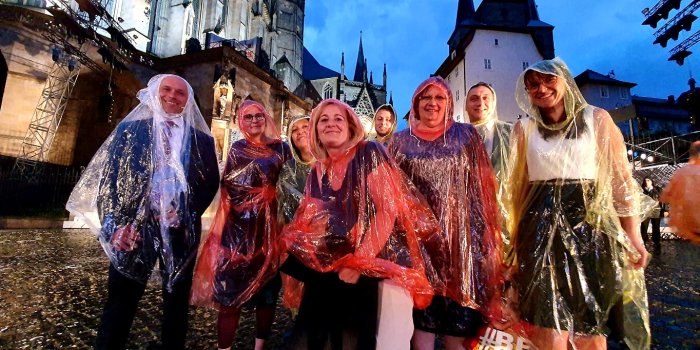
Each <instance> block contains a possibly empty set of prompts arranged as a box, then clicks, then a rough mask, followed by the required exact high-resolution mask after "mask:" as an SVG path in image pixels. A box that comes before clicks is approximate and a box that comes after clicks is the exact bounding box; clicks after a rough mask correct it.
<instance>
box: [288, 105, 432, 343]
mask: <svg viewBox="0 0 700 350" xmlns="http://www.w3.org/2000/svg"><path fill="white" fill-rule="evenodd" d="M364 137H365V134H364V131H363V128H362V124H361V123H360V120H359V118H358V116H357V115H356V114H355V112H354V111H353V110H352V108H350V107H349V106H348V105H346V104H345V103H343V102H340V101H338V100H335V99H328V100H324V101H322V102H321V103H320V104H319V105H318V106H317V107H316V108H315V109H314V110H313V112H312V113H311V149H312V153H313V154H314V156H315V158H316V159H317V161H316V164H315V165H314V166H313V168H312V169H311V173H310V174H309V177H308V178H307V182H306V191H305V195H304V198H303V199H302V201H301V203H300V205H299V209H298V210H297V212H296V215H295V217H294V219H293V220H292V222H291V223H289V225H287V226H286V227H285V229H284V231H283V239H284V242H285V244H286V245H287V248H288V252H289V258H288V259H287V261H286V262H285V264H284V266H283V271H284V272H286V273H289V274H290V275H291V276H293V277H295V278H297V279H299V280H300V281H302V282H304V288H305V289H304V295H303V298H302V300H301V306H300V309H299V315H298V316H297V319H296V324H295V326H294V331H293V336H292V339H291V342H290V344H289V345H290V348H294V349H328V348H330V349H363V350H364V349H375V348H381V349H402V348H408V347H409V340H410V336H411V329H410V326H411V322H410V317H411V309H412V306H413V305H414V304H415V305H416V306H417V307H425V305H427V304H428V303H429V301H430V298H431V296H432V293H433V290H432V288H431V286H430V284H429V282H428V278H427V277H426V271H425V266H424V262H423V259H422V256H421V251H422V248H421V243H419V237H420V238H421V239H422V240H426V241H429V240H430V239H431V238H432V237H433V235H434V234H435V232H436V228H437V225H436V222H435V218H434V216H433V215H432V213H431V212H430V209H429V208H428V207H427V206H426V205H425V203H424V202H423V201H421V199H419V197H418V196H419V195H418V193H417V191H416V190H415V188H414V187H412V186H411V185H410V183H409V182H407V181H406V178H405V175H403V173H402V172H401V171H400V170H399V169H398V168H397V167H396V165H395V164H394V163H393V161H392V160H391V158H389V156H388V155H387V154H386V151H385V150H384V147H382V146H381V145H379V144H378V143H375V142H368V141H365V140H364ZM392 303H393V304H392ZM387 304H391V305H393V306H395V307H394V308H392V307H391V306H389V305H387ZM397 304H399V305H397ZM389 309H391V311H388V310H389ZM378 312H379V314H378ZM385 312H387V313H388V314H385ZM399 315H400V316H399ZM397 316H399V317H397ZM390 321H391V322H390ZM387 322H388V323H390V324H387ZM407 325H408V326H409V329H408V331H406V327H405V326H407Z"/></svg>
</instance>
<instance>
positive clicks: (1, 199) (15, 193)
mask: <svg viewBox="0 0 700 350" xmlns="http://www.w3.org/2000/svg"><path fill="white" fill-rule="evenodd" d="M5 160H6V159H3V161H2V162H0V217H3V216H6V217H7V216H43V217H67V216H68V215H67V213H66V211H65V209H64V207H65V204H66V201H67V200H68V196H70V193H71V191H72V190H73V187H74V186H75V184H76V183H77V182H78V180H79V179H80V175H81V173H82V169H81V168H79V167H62V166H55V165H45V166H44V167H43V171H42V174H41V176H40V177H38V178H37V179H36V180H34V181H31V182H29V181H26V180H25V179H20V178H16V177H14V178H13V177H12V176H11V171H12V164H11V163H9V162H6V161H5ZM8 163H9V164H8Z"/></svg>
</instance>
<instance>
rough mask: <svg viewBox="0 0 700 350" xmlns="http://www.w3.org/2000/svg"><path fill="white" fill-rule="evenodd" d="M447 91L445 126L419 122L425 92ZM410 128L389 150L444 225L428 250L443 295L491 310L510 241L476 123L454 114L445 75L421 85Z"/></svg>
mask: <svg viewBox="0 0 700 350" xmlns="http://www.w3.org/2000/svg"><path fill="white" fill-rule="evenodd" d="M431 86H432V87H435V88H438V89H439V90H441V91H443V93H444V95H445V96H446V106H445V113H446V115H445V121H444V124H443V125H442V127H441V128H439V130H429V129H427V128H425V127H424V126H423V125H422V124H421V122H420V116H419V97H420V96H421V95H422V94H423V92H424V91H425V90H427V89H428V88H429V87H431ZM411 106H412V107H411V112H410V117H409V123H410V129H409V130H403V131H401V132H399V133H397V134H395V135H394V137H393V139H392V140H391V142H390V143H389V147H388V148H389V152H390V153H391V154H392V155H393V156H394V159H395V160H396V163H397V164H398V166H399V167H400V168H401V169H402V170H403V171H404V172H405V173H406V175H408V177H409V179H411V181H412V182H413V183H414V184H415V186H416V187H417V188H418V189H419V190H420V192H421V193H422V194H423V195H424V196H425V197H426V198H427V200H428V203H429V204H430V207H431V208H432V210H433V212H434V213H435V215H436V217H437V220H438V221H439V223H440V226H441V228H442V230H441V234H440V236H439V237H440V242H439V243H437V244H434V245H431V246H430V247H429V250H428V255H429V256H430V262H431V267H432V269H434V271H435V273H436V274H435V277H436V278H435V279H434V280H431V282H432V285H433V287H434V288H435V293H436V295H442V296H445V297H448V298H449V299H452V300H453V301H455V302H457V303H458V304H459V305H461V306H463V307H469V308H471V309H475V310H478V311H481V312H482V313H484V314H488V311H489V310H488V309H489V307H488V305H489V302H490V300H491V299H492V297H493V296H494V295H496V293H498V291H499V290H500V286H501V285H502V279H503V278H502V271H503V269H502V252H503V244H502V239H501V234H500V223H499V215H498V214H499V209H498V204H497V202H496V181H495V176H494V174H493V171H492V170H491V165H490V163H491V161H490V159H489V157H488V155H487V154H486V151H485V150H484V147H483V143H482V142H481V139H480V136H479V134H478V133H477V131H476V129H474V127H473V126H471V125H468V124H462V123H455V122H454V120H453V119H452V109H453V107H452V94H451V92H450V90H449V87H448V85H447V83H446V82H445V81H444V80H443V79H442V78H440V77H432V78H429V79H427V80H426V81H424V82H423V83H421V84H420V85H419V86H418V88H417V89H416V91H415V93H414V95H413V99H412V104H411Z"/></svg>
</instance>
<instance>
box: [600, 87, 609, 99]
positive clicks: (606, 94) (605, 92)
mask: <svg viewBox="0 0 700 350" xmlns="http://www.w3.org/2000/svg"><path fill="white" fill-rule="evenodd" d="M600 97H602V98H608V97H610V91H608V87H607V86H601V87H600Z"/></svg>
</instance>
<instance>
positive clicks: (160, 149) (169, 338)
mask: <svg viewBox="0 0 700 350" xmlns="http://www.w3.org/2000/svg"><path fill="white" fill-rule="evenodd" d="M137 97H138V99H139V101H140V103H139V105H138V106H136V107H135V108H134V109H133V110H132V111H131V112H130V113H129V114H128V115H127V116H126V117H125V118H124V119H123V120H122V121H121V122H120V123H119V124H118V125H117V127H116V128H115V129H114V131H113V132H112V134H110V135H109V137H108V138H107V140H105V142H104V144H102V146H101V147H100V149H99V150H98V151H97V153H95V155H94V156H93V158H92V160H91V161H90V164H89V165H88V166H87V168H86V169H85V172H83V174H82V176H81V178H80V181H79V182H78V183H77V184H76V186H75V188H74V189H73V192H72V193H71V196H70V198H69V199H68V203H67V204H66V209H67V210H68V211H70V212H71V213H72V214H74V215H76V217H78V218H81V219H82V220H83V221H84V222H86V223H87V224H88V226H89V227H90V230H91V231H92V232H93V233H95V234H96V235H97V236H98V238H99V241H100V243H101V245H102V248H103V249H104V251H105V253H106V254H107V256H108V257H109V260H110V267H109V276H108V279H107V291H108V299H107V303H106V305H105V308H104V313H103V315H102V321H101V325H100V328H99V330H98V333H97V341H96V347H97V348H98V349H103V348H110V349H111V348H124V347H125V346H126V341H127V337H128V334H129V329H130V327H131V324H132V322H133V319H134V316H135V314H136V311H137V308H138V302H139V300H140V299H141V296H142V295H143V293H144V290H145V289H146V282H147V281H148V279H149V277H150V275H151V273H152V271H153V268H154V266H155V264H156V262H157V261H158V262H159V268H160V272H161V276H162V282H163V322H162V336H161V338H162V345H163V346H164V347H165V348H169V349H180V348H184V345H185V334H186V332H187V316H188V314H187V312H188V303H187V301H188V297H189V291H190V285H191V283H192V271H193V268H194V259H195V257H196V255H197V247H198V246H199V238H200V231H201V215H202V213H204V211H205V210H206V208H207V206H208V205H209V203H210V202H211V200H212V198H213V197H214V194H215V193H216V189H217V187H218V182H219V181H218V180H219V171H218V167H217V164H216V155H215V153H214V140H213V138H212V136H211V133H210V131H209V127H208V126H207V124H206V123H205V122H204V118H202V114H201V113H200V112H199V108H198V107H197V104H196V103H195V101H194V94H193V92H192V87H190V85H189V84H188V83H187V82H186V81H185V80H184V79H182V78H181V77H179V76H176V75H171V74H162V75H156V76H154V77H153V78H151V79H150V81H149V82H148V86H147V87H146V88H144V89H142V90H140V91H139V92H138V95H137Z"/></svg>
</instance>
